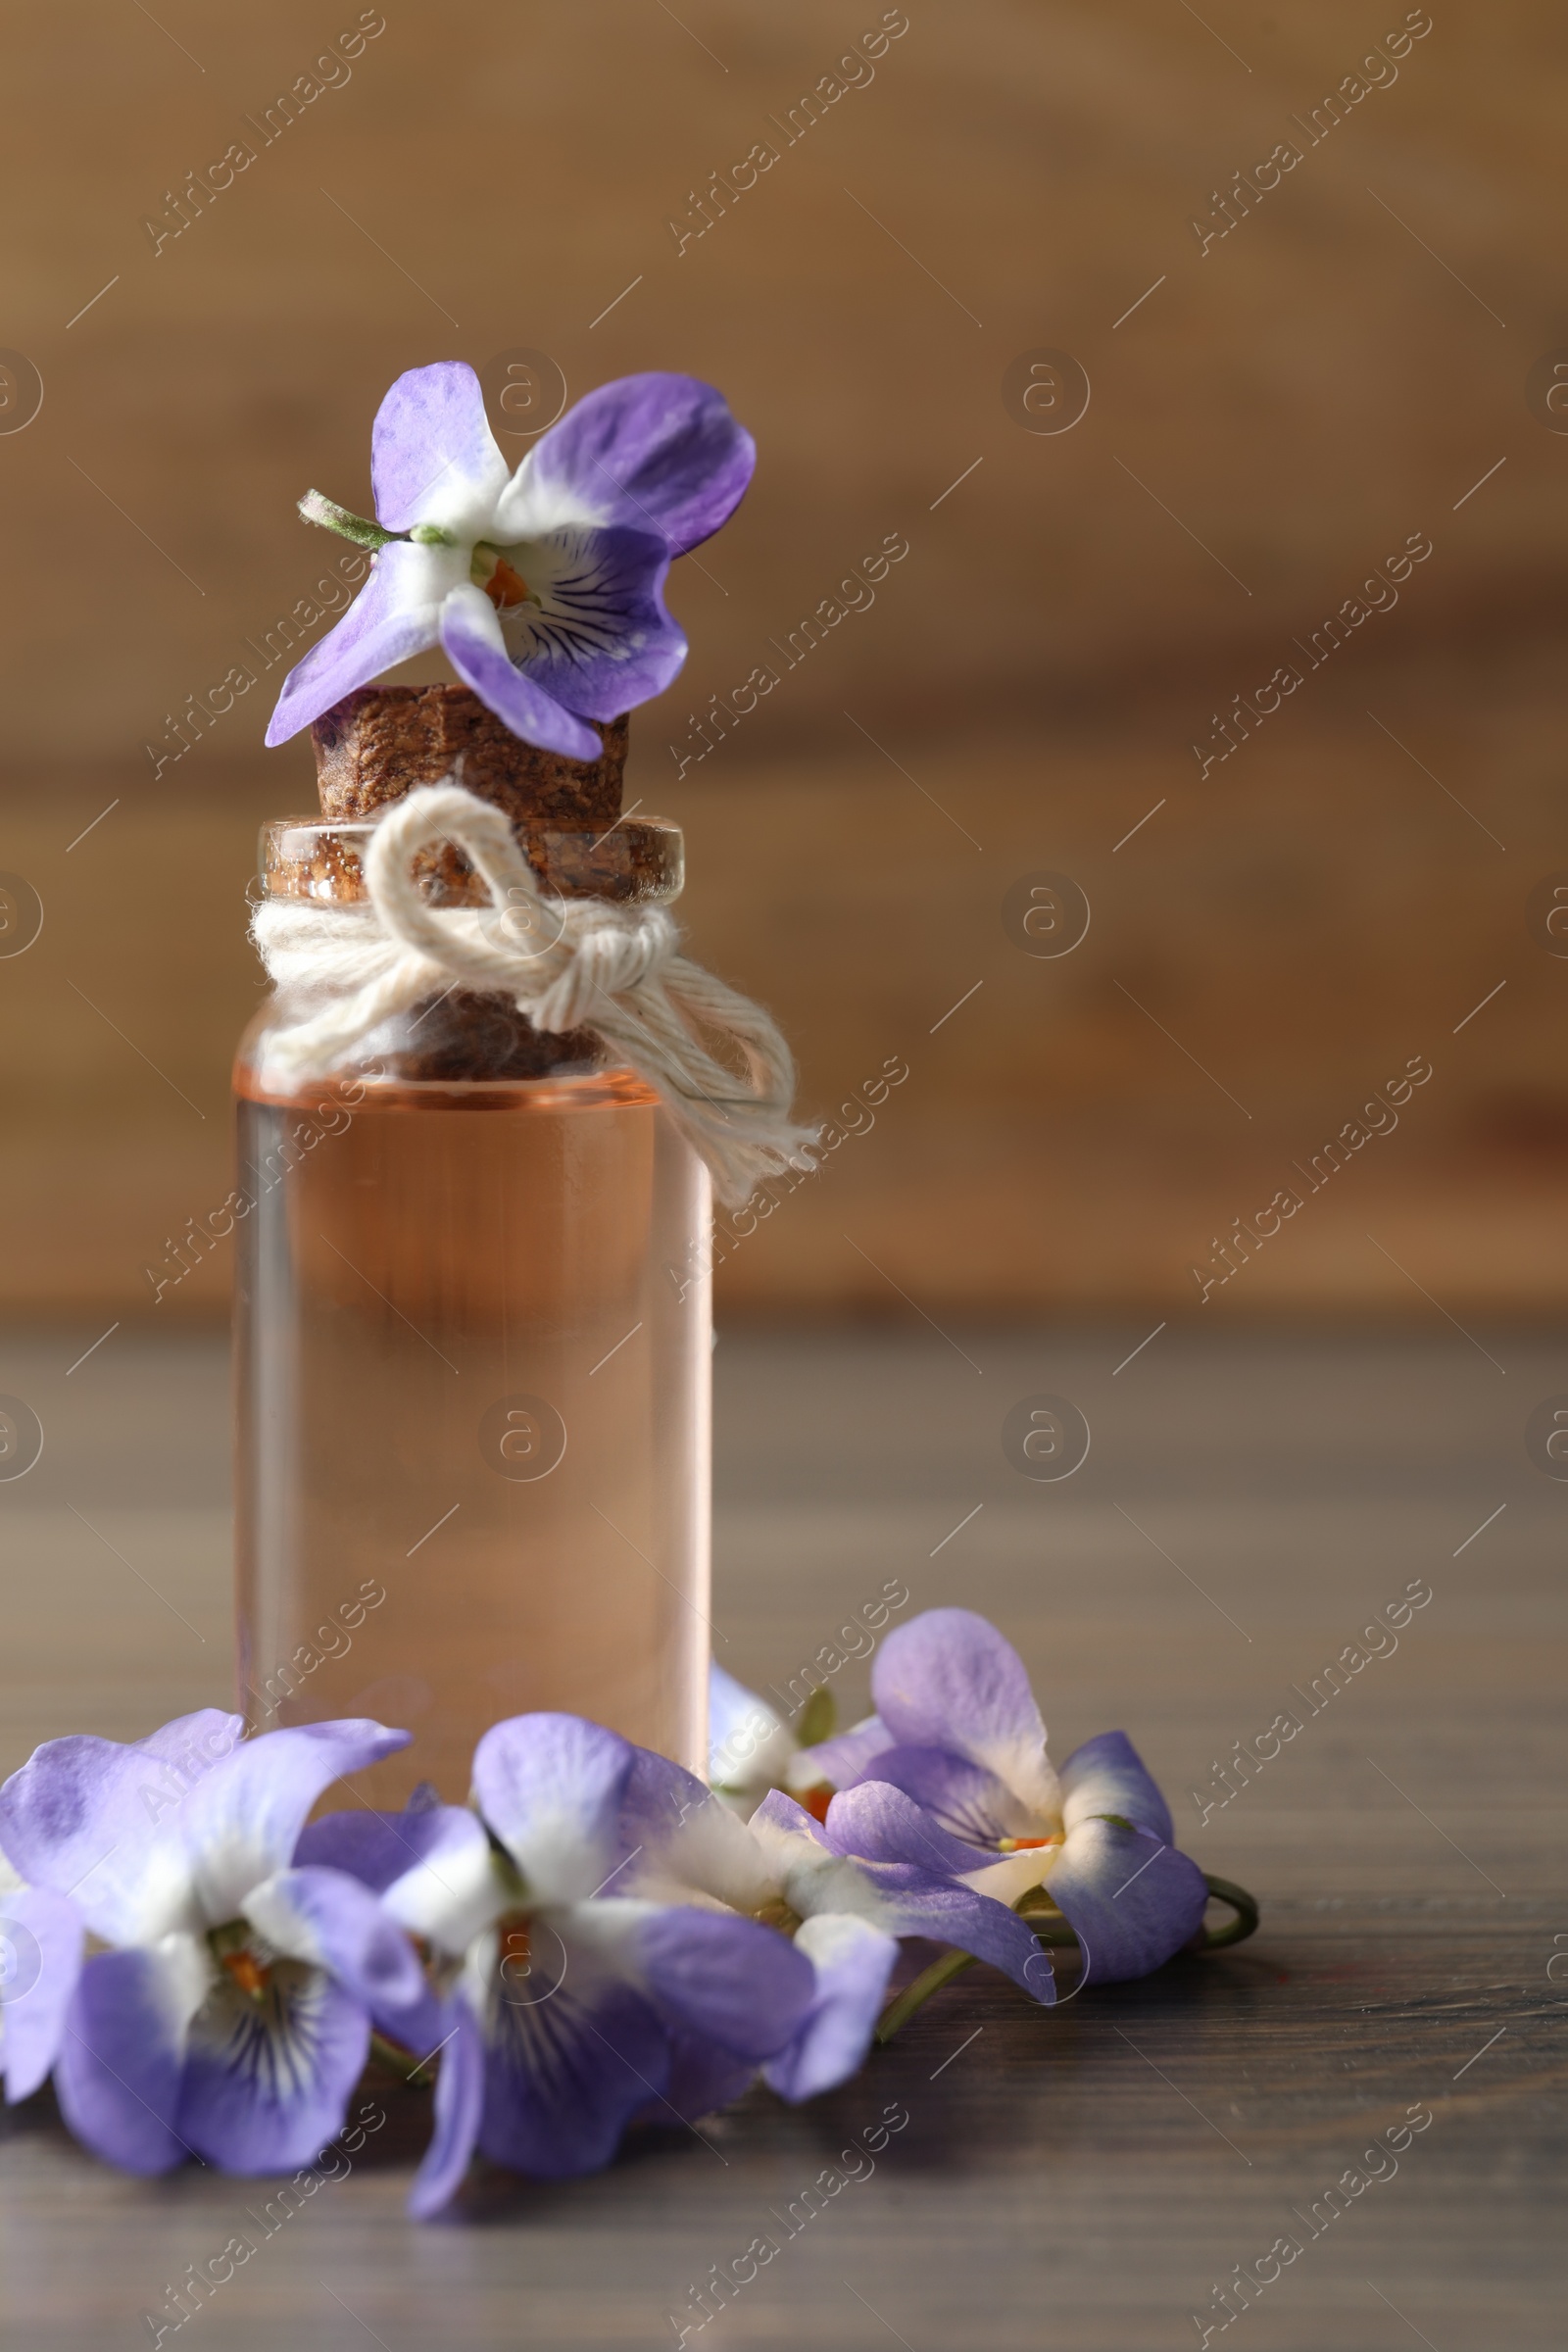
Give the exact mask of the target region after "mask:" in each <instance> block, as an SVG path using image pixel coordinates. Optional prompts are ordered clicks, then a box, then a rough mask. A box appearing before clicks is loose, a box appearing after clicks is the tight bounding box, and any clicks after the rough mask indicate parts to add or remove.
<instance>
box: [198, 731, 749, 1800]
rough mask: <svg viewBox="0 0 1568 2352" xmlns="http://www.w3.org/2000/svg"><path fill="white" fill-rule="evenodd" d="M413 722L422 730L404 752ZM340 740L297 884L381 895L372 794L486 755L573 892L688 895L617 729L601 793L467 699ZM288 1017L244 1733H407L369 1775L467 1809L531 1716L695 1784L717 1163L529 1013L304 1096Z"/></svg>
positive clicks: (244, 1278) (465, 883) (241, 1425)
mask: <svg viewBox="0 0 1568 2352" xmlns="http://www.w3.org/2000/svg"><path fill="white" fill-rule="evenodd" d="M411 706H414V707H413V708H411ZM419 706H422V709H421V708H419ZM432 709H433V710H434V711H435V716H436V721H437V724H436V725H435V726H434V727H433V729H432V728H430V727H428V726H427V727H426V730H425V732H426V735H427V737H433V740H427V741H425V742H424V743H422V744H420V743H418V742H416V743H415V745H414V749H413V751H412V753H411V750H410V731H411V728H412V726H413V721H414V720H415V719H417V718H421V717H422V718H424V719H426V720H427V719H428V717H429V713H430V711H431V710H432ZM389 711H390V715H391V717H392V718H393V719H394V720H397V721H399V722H408V723H407V724H404V725H403V727H402V735H401V738H399V737H398V736H397V730H396V729H394V730H393V737H394V740H393V741H392V742H391V744H390V748H389V745H388V742H387V741H386V740H384V738H385V737H386V733H387V728H386V722H387V719H388V714H389ZM378 729H379V730H380V734H381V737H382V738H383V740H381V741H379V742H378V741H377V730H378ZM316 732H317V738H318V743H317V748H318V759H319V766H320V769H321V774H320V783H321V797H322V803H323V808H324V809H327V811H328V813H327V815H326V816H325V817H324V818H310V819H300V820H289V821H287V822H283V823H278V824H272V825H269V826H267V827H266V828H265V829H264V832H263V836H262V877H261V888H262V890H263V892H264V893H265V894H267V895H269V896H271V897H285V898H296V899H298V898H307V899H312V900H316V901H325V902H327V903H335V904H343V903H352V902H353V901H355V900H357V899H359V900H363V899H364V898H365V897H366V896H367V892H366V886H365V882H364V878H363V870H362V863H361V855H362V852H363V849H364V846H365V843H366V839H367V837H368V833H369V831H370V829H371V823H372V822H373V818H372V817H370V816H368V815H367V814H366V813H365V811H366V809H368V808H369V809H373V808H374V807H376V806H378V805H379V804H380V803H382V802H384V801H386V800H388V799H392V798H396V797H397V796H398V794H399V793H400V792H402V791H404V790H408V789H411V788H412V786H413V785H415V784H416V783H420V782H425V781H433V780H435V778H436V776H439V775H443V774H446V773H449V772H450V771H451V765H452V759H453V748H454V744H455V743H457V742H459V741H461V742H462V743H463V745H464V746H465V748H466V758H465V760H464V764H463V767H462V770H461V775H462V781H463V782H464V784H465V785H466V787H467V788H468V789H469V790H474V791H479V792H481V793H482V794H483V796H484V797H486V798H490V799H495V800H498V801H501V802H502V803H503V804H504V805H506V806H508V807H509V809H511V811H512V813H513V815H514V822H515V829H516V831H517V834H518V838H519V840H520V841H521V842H523V844H524V845H525V847H526V850H527V854H528V857H529V860H530V863H531V864H532V866H533V868H534V870H535V872H536V874H538V875H539V877H540V879H541V881H542V882H543V883H544V884H545V886H546V887H547V888H553V889H555V890H558V891H560V892H561V893H562V894H563V895H564V896H567V897H571V896H581V895H585V894H590V893H592V894H597V895H600V896H605V897H613V898H620V899H643V900H650V899H653V900H669V899H672V898H673V897H674V896H675V895H676V894H677V892H678V891H679V888H680V884H681V879H682V851H681V838H680V834H679V832H678V831H677V829H676V828H675V827H674V826H672V825H668V824H665V823H663V822H662V820H658V819H647V818H638V819H635V820H632V819H622V820H619V821H618V822H617V821H616V818H615V816H614V814H611V815H610V816H608V817H607V816H606V814H605V809H606V806H607V805H608V801H609V798H610V794H611V791H612V788H613V804H614V809H617V810H618V805H619V755H620V754H623V750H624V728H623V725H622V727H621V729H620V733H619V740H618V744H617V742H616V740H615V730H611V731H610V734H609V736H608V737H607V752H606V760H605V761H604V762H603V763H602V768H603V769H604V770H605V771H607V773H601V772H600V771H599V770H594V769H587V768H578V767H575V766H574V765H573V763H571V762H567V761H562V760H553V759H552V758H551V757H550V756H549V755H544V754H537V753H534V752H533V751H532V750H531V748H530V747H529V746H527V745H523V744H520V743H517V742H516V741H515V738H512V737H510V736H508V735H506V733H505V730H504V729H501V728H500V727H499V724H498V722H496V721H493V720H491V719H490V718H489V714H488V713H487V712H485V711H483V709H482V706H480V705H479V704H478V703H477V702H476V701H475V699H474V698H473V697H472V696H469V695H467V693H466V689H462V688H455V687H437V688H424V689H413V688H379V689H367V690H363V691H362V692H361V693H360V694H358V695H356V696H352V697H350V698H349V702H348V704H346V705H340V706H339V707H338V710H337V711H334V712H331V713H328V716H327V719H326V720H323V721H321V722H319V726H318V729H317V730H316ZM345 743H346V744H347V747H348V749H347V752H345ZM481 754H483V755H484V756H483V757H481V756H480V755H481ZM487 761H488V764H487ZM608 771H613V773H612V772H608ZM345 774H347V775H348V777H349V785H350V788H349V789H345V787H344V776H345ZM334 779H335V781H334ZM590 788H591V789H590ZM345 804H346V805H348V806H350V807H357V809H358V811H359V813H357V814H354V815H350V816H343V815H341V814H334V813H332V811H333V809H334V808H337V809H341V808H342V807H343V806H344V805H345ZM423 862H424V865H425V867H426V868H427V870H425V871H423V872H422V873H421V877H420V881H421V888H422V889H423V890H424V892H425V895H426V896H427V897H429V898H430V899H431V901H432V902H433V903H435V904H438V905H488V903H489V902H488V895H487V893H486V892H485V890H484V888H483V885H482V883H480V882H479V880H478V878H477V877H476V876H475V875H473V874H472V873H471V871H470V870H469V869H468V867H467V866H466V861H465V860H463V859H462V858H460V857H459V856H458V855H457V853H456V852H455V851H453V850H451V849H443V850H442V851H440V852H439V853H431V854H429V855H428V856H427V858H425V860H424V861H423ZM277 1026H278V1014H277V1011H276V1009H275V1006H274V1005H272V1004H269V1005H267V1006H265V1007H264V1008H263V1010H262V1011H261V1013H260V1014H259V1015H258V1016H257V1018H256V1020H255V1021H254V1022H253V1023H252V1025H251V1027H250V1029H249V1030H248V1031H247V1033H246V1036H245V1038H244V1040H243V1041H242V1044H241V1046H240V1050H239V1055H238V1059H237V1062H236V1065H235V1079H234V1084H235V1096H236V1103H237V1118H238V1175H237V1195H236V1201H235V1213H236V1216H237V1218H238V1223H237V1225H236V1235H237V1240H238V1250H237V1260H236V1365H237V1382H236V1412H237V1447H236V1451H237V1494H236V1507H237V1519H238V1525H237V1588H238V1591H237V1598H238V1621H239V1622H238V1654H239V1677H240V1685H241V1700H240V1703H241V1706H242V1707H243V1709H244V1711H245V1713H246V1716H247V1719H248V1721H249V1723H250V1726H251V1728H252V1729H253V1730H256V1731H269V1730H272V1729H274V1728H276V1727H277V1726H279V1725H283V1724H293V1723H306V1722H315V1721H319V1720H321V1719H322V1718H323V1717H329V1716H344V1715H368V1716H374V1717H377V1718H379V1719H380V1720H381V1721H382V1722H385V1723H390V1724H395V1725H398V1726H400V1727H403V1728H406V1729H408V1730H410V1731H412V1732H413V1733H414V1734H415V1735H416V1738H415V1743H414V1745H413V1747H412V1748H411V1749H409V1750H407V1751H406V1752H405V1753H404V1754H403V1755H401V1756H397V1757H394V1758H392V1759H390V1760H389V1761H388V1762H387V1763H385V1764H382V1765H380V1766H378V1767H376V1768H375V1770H374V1771H373V1772H369V1773H367V1774H365V1775H363V1776H361V1778H360V1779H358V1780H357V1781H356V1782H355V1784H354V1786H355V1789H356V1791H357V1792H358V1793H359V1794H361V1795H363V1796H364V1797H365V1798H366V1799H367V1800H368V1801H369V1802H371V1803H374V1804H378V1805H396V1804H401V1803H402V1802H403V1801H404V1799H405V1798H406V1797H407V1796H408V1795H409V1794H410V1793H411V1791H412V1790H413V1789H414V1788H415V1787H416V1785H417V1784H418V1783H419V1782H423V1781H428V1782H433V1783H434V1785H435V1787H436V1788H437V1789H438V1790H439V1791H440V1793H441V1795H442V1796H443V1798H445V1799H446V1800H447V1801H448V1802H456V1803H461V1802H462V1801H463V1799H464V1797H465V1796H466V1793H467V1787H468V1765H469V1759H470V1757H471V1755H472V1752H473V1747H474V1743H475V1741H476V1740H477V1739H478V1737H479V1735H480V1734H481V1733H482V1732H483V1731H484V1730H485V1729H486V1728H487V1727H488V1726H489V1725H490V1724H492V1723H494V1722H497V1721H499V1720H500V1719H501V1718H502V1717H504V1716H508V1715H515V1714H521V1713H524V1712H527V1711H530V1710H533V1709H536V1708H551V1709H561V1710H564V1711H566V1712H570V1713H573V1714H581V1715H586V1716H589V1717H591V1718H592V1719H594V1720H595V1721H596V1722H600V1723H604V1724H608V1725H609V1726H610V1727H611V1728H612V1729H613V1730H615V1731H618V1732H620V1733H622V1734H624V1735H625V1736H626V1737H627V1738H628V1739H631V1740H637V1741H639V1742H641V1743H642V1744H644V1745H647V1746H650V1747H654V1748H657V1749H659V1750H660V1751H661V1752H662V1753H663V1754H666V1755H670V1756H673V1757H675V1758H677V1759H678V1760H679V1761H680V1762H682V1763H684V1764H686V1765H687V1766H688V1767H689V1768H691V1769H692V1770H694V1771H698V1772H701V1771H702V1770H703V1769H704V1765H705V1761H706V1752H705V1751H706V1738H707V1670H708V1648H709V1615H708V1612H709V1595H708V1579H709V1392H710V1364H711V1303H710V1296H709V1284H708V1280H707V1268H708V1265H709V1263H710V1257H709V1248H708V1234H709V1223H710V1214H711V1210H710V1196H709V1181H708V1172H707V1169H706V1168H705V1166H704V1165H703V1163H702V1161H701V1160H700V1158H699V1157H698V1156H697V1154H696V1153H695V1152H693V1151H692V1149H691V1147H690V1146H689V1145H688V1144H687V1143H686V1141H685V1140H684V1138H683V1137H682V1136H681V1134H680V1133H679V1131H678V1130H677V1128H676V1127H675V1126H674V1124H673V1122H672V1121H671V1120H670V1118H669V1116H668V1114H667V1112H666V1111H665V1110H664V1109H663V1108H662V1105H661V1103H659V1100H658V1098H657V1096H656V1095H655V1093H654V1091H653V1090H652V1089H651V1088H650V1087H649V1086H648V1085H647V1084H646V1083H645V1082H644V1081H643V1080H642V1079H641V1078H639V1077H638V1076H636V1075H635V1074H634V1073H633V1072H631V1071H630V1070H627V1069H624V1068H616V1067H614V1066H612V1065H610V1064H609V1063H607V1061H606V1059H605V1057H604V1056H603V1054H601V1052H600V1051H599V1047H598V1041H597V1040H596V1039H595V1038H594V1037H593V1036H592V1035H591V1034H590V1033H579V1034H576V1035H573V1036H566V1037H559V1036H552V1035H547V1034H544V1033H541V1032H539V1031H536V1030H534V1029H533V1028H532V1027H531V1026H530V1024H529V1023H528V1022H527V1020H526V1019H525V1018H524V1017H523V1016H522V1015H521V1014H520V1013H518V1011H517V1010H516V1008H515V1006H514V1005H511V1004H510V1003H509V1001H508V1000H507V999H505V998H504V997H491V996H483V995H476V994H470V993H468V992H466V991H461V990H458V991H453V992H451V993H449V994H448V995H446V996H444V997H439V996H435V997H432V998H431V999H429V1000H428V1001H426V1002H425V1003H424V1004H422V1005H416V1006H414V1007H413V1008H412V1009H411V1010H410V1011H409V1012H408V1013H406V1014H403V1015H401V1016H399V1017H398V1018H396V1019H395V1020H392V1021H389V1022H387V1023H385V1024H384V1025H383V1026H382V1027H381V1028H380V1029H378V1030H377V1031H376V1032H375V1033H374V1034H373V1035H372V1036H370V1037H368V1038H367V1039H365V1040H364V1041H362V1043H361V1045H360V1046H359V1047H357V1048H356V1049H355V1052H354V1054H353V1056H352V1057H351V1058H350V1059H349V1060H347V1061H346V1062H345V1063H344V1065H343V1067H341V1068H340V1069H337V1070H334V1071H332V1072H330V1073H329V1074H327V1075H326V1076H324V1077H319V1078H317V1079H314V1080H312V1081H310V1082H309V1083H307V1084H304V1085H301V1084H299V1083H298V1082H297V1081H293V1080H290V1081H288V1082H287V1083H282V1082H280V1081H279V1077H278V1074H277V1073H276V1072H275V1070H270V1066H269V1039H270V1036H271V1035H272V1034H273V1032H274V1031H275V1029H276V1028H277Z"/></svg>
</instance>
